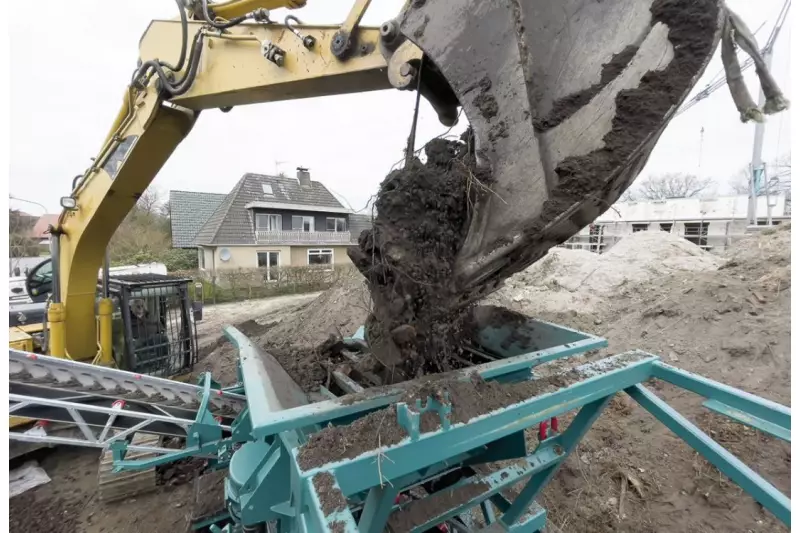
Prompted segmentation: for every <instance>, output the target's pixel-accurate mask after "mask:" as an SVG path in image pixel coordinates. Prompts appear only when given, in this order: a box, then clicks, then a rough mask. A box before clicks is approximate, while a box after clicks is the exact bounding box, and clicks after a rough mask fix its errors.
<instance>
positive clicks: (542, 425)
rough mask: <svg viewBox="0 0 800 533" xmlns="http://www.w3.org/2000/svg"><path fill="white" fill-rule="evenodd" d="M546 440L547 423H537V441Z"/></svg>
mask: <svg viewBox="0 0 800 533" xmlns="http://www.w3.org/2000/svg"><path fill="white" fill-rule="evenodd" d="M546 438H547V422H539V440H540V441H542V440H544V439H546Z"/></svg>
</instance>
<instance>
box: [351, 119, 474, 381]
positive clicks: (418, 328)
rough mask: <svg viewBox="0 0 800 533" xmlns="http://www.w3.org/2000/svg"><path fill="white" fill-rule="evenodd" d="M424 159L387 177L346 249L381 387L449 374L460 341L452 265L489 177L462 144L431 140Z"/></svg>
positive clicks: (461, 308) (461, 296)
mask: <svg viewBox="0 0 800 533" xmlns="http://www.w3.org/2000/svg"><path fill="white" fill-rule="evenodd" d="M469 134H470V132H469V131H468V132H467V136H468V135H469ZM465 140H469V138H468V137H466V138H465ZM425 154H426V156H427V161H426V162H425V163H422V162H420V161H419V160H417V159H415V160H413V161H412V162H411V163H410V164H409V165H407V166H406V167H405V168H403V169H401V170H398V171H395V172H392V173H391V174H389V176H387V177H386V179H385V180H384V182H383V183H382V184H381V188H380V191H379V193H378V199H377V201H376V204H375V206H376V210H377V215H376V218H375V222H374V225H373V228H372V229H371V230H365V231H364V232H363V233H362V235H361V236H360V237H359V243H358V247H352V248H351V249H350V250H349V255H350V258H351V259H352V260H353V263H354V264H355V265H356V267H357V268H358V269H359V270H360V271H361V273H362V274H363V275H364V277H365V278H366V279H367V286H368V288H369V292H370V295H371V297H372V301H373V309H372V315H371V316H370V318H369V319H368V321H367V333H368V336H369V338H370V344H371V346H372V349H373V353H374V355H375V357H376V358H377V359H378V360H379V361H380V362H381V364H382V365H383V367H384V370H385V371H384V376H387V381H388V379H392V380H394V381H404V380H406V379H409V378H412V377H416V376H419V375H422V374H424V373H433V372H440V371H443V370H448V369H450V368H453V367H454V364H453V361H452V360H451V358H450V356H451V355H452V354H453V353H455V351H456V350H457V348H456V347H457V346H459V344H460V339H461V337H462V335H463V320H464V316H465V312H466V309H465V306H464V304H463V303H462V302H463V301H464V300H465V295H464V294H463V293H458V292H456V290H455V287H454V285H453V283H452V277H453V267H454V263H455V258H456V255H457V254H458V251H459V249H460V248H461V245H462V244H463V242H464V239H465V237H466V234H467V229H468V226H469V220H470V206H471V205H472V204H473V203H474V200H475V197H476V194H477V191H478V190H479V189H481V188H483V187H486V185H485V184H486V183H487V182H488V175H487V174H486V173H485V172H484V171H479V170H477V169H476V166H475V163H474V161H475V158H474V153H472V151H471V148H470V143H469V142H456V141H448V140H444V139H434V140H433V141H431V142H430V143H429V144H428V145H427V146H426V147H425ZM467 299H468V298H467Z"/></svg>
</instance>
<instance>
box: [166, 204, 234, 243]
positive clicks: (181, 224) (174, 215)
mask: <svg viewBox="0 0 800 533" xmlns="http://www.w3.org/2000/svg"><path fill="white" fill-rule="evenodd" d="M226 196H227V195H226V194H218V193H211V192H195V191H170V192H169V210H170V225H171V228H172V246H173V247H175V248H193V247H194V240H195V237H197V233H198V232H199V231H200V229H201V228H202V227H203V225H204V224H205V223H206V221H207V220H208V219H209V217H211V215H213V214H214V211H216V210H217V208H218V207H219V204H221V203H222V201H223V200H224V199H225V197H226Z"/></svg>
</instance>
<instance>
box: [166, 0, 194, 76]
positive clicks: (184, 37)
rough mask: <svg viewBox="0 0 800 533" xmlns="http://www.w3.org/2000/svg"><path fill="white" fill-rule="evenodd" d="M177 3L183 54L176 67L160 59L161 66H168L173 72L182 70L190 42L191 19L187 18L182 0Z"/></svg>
mask: <svg viewBox="0 0 800 533" xmlns="http://www.w3.org/2000/svg"><path fill="white" fill-rule="evenodd" d="M175 3H176V4H177V5H178V12H179V13H180V15H181V55H180V57H179V58H178V64H177V65H175V66H174V67H173V66H172V65H170V64H169V63H167V62H166V61H160V63H161V66H163V67H167V68H168V69H170V70H171V71H173V72H180V71H181V70H182V69H183V64H184V63H185V62H186V47H187V46H188V44H189V20H188V19H187V18H186V10H185V9H183V4H182V3H181V0H175Z"/></svg>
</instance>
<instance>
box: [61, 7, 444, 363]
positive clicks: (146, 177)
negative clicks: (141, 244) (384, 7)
mask: <svg viewBox="0 0 800 533" xmlns="http://www.w3.org/2000/svg"><path fill="white" fill-rule="evenodd" d="M367 5H368V2H365V1H363V0H360V1H359V2H357V4H356V5H355V6H354V9H353V10H352V12H351V16H349V17H348V19H347V21H346V22H345V24H343V25H342V26H306V25H302V24H297V22H296V19H291V20H287V21H284V22H281V23H275V22H271V21H269V22H268V21H267V19H266V16H267V15H266V13H264V12H259V10H261V9H264V8H276V7H289V8H292V7H298V6H299V4H297V3H296V2H291V1H276V0H260V1H256V0H238V1H234V2H227V3H224V4H218V5H217V4H215V5H214V20H215V21H218V20H221V19H220V17H221V16H222V15H224V17H223V18H224V19H235V18H236V17H242V16H246V15H247V13H253V12H255V13H260V16H261V17H262V18H261V22H260V23H255V24H240V25H236V26H233V27H231V28H228V29H224V30H220V29H217V28H214V27H211V26H210V25H209V24H208V23H207V22H205V21H195V20H186V21H181V20H155V21H153V22H152V23H151V24H150V26H149V27H148V28H147V30H146V32H145V33H144V35H143V36H142V39H141V41H140V57H141V61H140V63H141V64H143V65H145V64H147V62H148V61H158V59H156V58H159V59H162V62H163V58H169V59H172V58H173V57H174V58H175V59H180V58H179V57H178V55H179V52H180V50H181V49H182V46H183V43H187V45H186V47H187V48H188V50H187V51H186V53H185V56H186V57H185V60H184V62H183V63H184V65H183V69H182V70H180V71H168V70H166V69H164V67H162V70H164V71H166V72H165V73H167V75H168V76H170V77H173V78H174V79H176V80H179V79H181V78H184V79H187V80H190V83H188V84H187V88H186V90H184V91H181V92H178V91H175V92H176V94H172V93H171V92H170V91H169V90H165V88H164V86H163V84H162V81H161V79H160V78H159V76H158V75H157V74H153V73H152V72H150V73H149V74H145V75H143V76H140V77H138V78H136V79H134V80H133V81H132V83H131V84H130V86H129V87H128V88H127V90H126V93H125V97H124V99H123V104H122V108H121V109H120V112H119V113H118V115H117V118H116V120H115V122H114V124H113V126H112V129H111V131H110V132H109V134H108V136H107V138H106V140H105V143H104V145H103V147H102V149H101V151H100V153H99V154H98V155H97V157H96V158H95V159H94V160H93V164H92V166H91V167H90V168H89V169H88V170H87V171H86V172H85V173H84V174H83V175H82V176H80V177H79V178H78V179H76V182H75V187H74V189H73V191H72V193H71V194H70V196H69V197H66V198H64V199H62V206H63V207H64V210H63V212H62V213H61V216H60V218H59V223H58V226H57V227H55V228H53V229H52V232H53V234H54V236H57V246H56V250H55V253H56V254H57V261H55V258H54V261H55V263H54V264H55V271H54V276H53V277H54V280H56V283H55V284H54V287H53V292H54V297H53V303H52V304H51V308H50V311H49V313H48V315H49V317H50V318H49V320H50V323H51V329H52V331H51V340H50V346H51V353H52V354H53V355H56V356H61V357H63V356H69V357H73V358H80V359H85V358H91V357H93V356H94V355H95V354H96V353H97V352H98V336H97V329H96V318H95V315H96V312H95V302H96V287H97V272H98V269H99V268H100V267H101V265H102V263H103V258H104V254H105V251H106V248H107V246H108V243H109V241H110V240H111V237H112V236H113V234H114V232H115V230H116V228H117V227H119V225H120V224H121V223H122V221H123V219H124V218H125V216H126V214H127V213H128V212H129V211H130V210H131V209H132V208H133V206H134V205H135V204H136V201H137V200H138V198H139V197H140V196H141V194H142V193H143V192H144V190H145V189H146V188H147V187H148V186H149V184H150V183H151V182H152V180H153V178H154V177H155V176H156V174H157V173H158V171H159V170H160V169H161V167H162V166H163V165H164V163H165V162H166V161H167V159H168V158H169V157H170V155H171V154H172V153H173V151H174V150H175V148H176V147H177V146H178V144H179V143H180V142H181V141H182V140H183V139H184V138H185V137H186V135H188V134H189V132H190V131H191V129H192V127H193V126H194V123H195V121H196V120H197V119H198V117H199V115H200V112H201V111H202V110H204V109H210V108H221V109H223V110H227V109H229V108H230V107H232V106H238V105H245V104H253V103H261V102H273V101H280V100H286V99H299V98H310V97H316V96H326V95H334V94H346V93H353V92H363V91H371V90H380V89H389V88H392V87H395V88H398V89H405V88H408V87H410V84H411V81H412V76H410V75H408V73H406V74H402V73H401V70H402V69H401V65H400V63H399V61H400V60H402V62H403V63H406V62H408V61H414V60H419V58H420V57H421V56H422V52H421V51H420V50H419V49H418V48H417V47H415V46H413V45H411V44H410V43H408V42H406V43H405V45H399V44H398V45H397V46H395V47H392V46H391V44H390V45H389V46H388V47H387V45H386V43H387V39H385V38H382V37H381V31H382V30H381V29H379V28H358V27H356V23H357V20H358V19H360V15H359V14H358V12H359V11H363V9H366V6H367ZM200 9H202V8H200ZM353 12H355V15H354V14H353ZM251 18H252V17H251ZM342 35H345V38H344V39H345V41H346V43H347V44H348V47H347V48H348V49H347V50H346V52H345V54H341V53H340V56H341V57H337V56H336V53H337V51H338V50H341V46H338V48H337V46H336V45H335V43H336V42H341V40H342ZM337 39H338V41H337ZM397 52H399V53H397ZM395 55H396V57H393V56H395ZM179 62H180V61H178V63H179ZM142 72H143V71H142V69H141V68H140V69H139V71H137V74H139V73H142ZM414 87H416V84H415V85H414ZM451 107H452V108H453V109H454V107H453V106H451ZM448 113H449V114H450V115H452V116H455V115H454V112H453V111H452V109H451V110H450V111H449V112H448ZM65 331H66V332H68V333H66V334H65V333H64V332H65ZM108 357H110V356H109V355H108V354H106V360H107V361H108Z"/></svg>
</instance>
